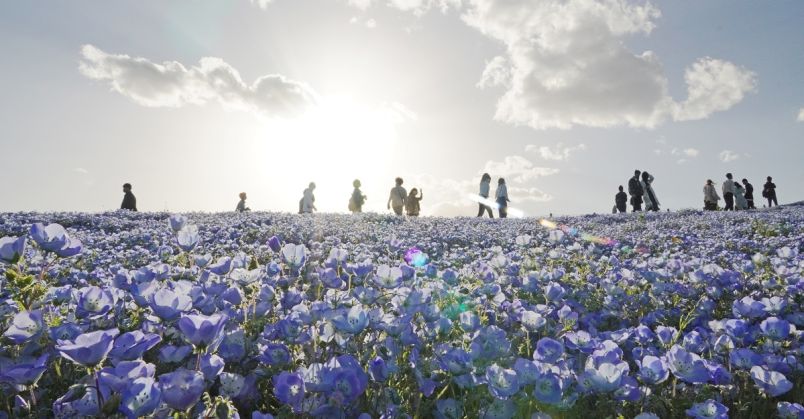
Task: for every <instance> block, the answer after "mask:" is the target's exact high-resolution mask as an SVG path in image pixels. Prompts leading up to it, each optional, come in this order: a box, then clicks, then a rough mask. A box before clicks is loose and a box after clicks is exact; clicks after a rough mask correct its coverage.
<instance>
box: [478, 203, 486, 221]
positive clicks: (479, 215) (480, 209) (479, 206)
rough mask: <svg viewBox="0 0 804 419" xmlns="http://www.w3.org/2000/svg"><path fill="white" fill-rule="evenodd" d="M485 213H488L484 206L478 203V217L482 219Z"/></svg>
mask: <svg viewBox="0 0 804 419" xmlns="http://www.w3.org/2000/svg"><path fill="white" fill-rule="evenodd" d="M484 212H486V210H485V209H484V208H483V204H482V203H480V202H478V203H477V216H478V217H482V216H483V213H484Z"/></svg>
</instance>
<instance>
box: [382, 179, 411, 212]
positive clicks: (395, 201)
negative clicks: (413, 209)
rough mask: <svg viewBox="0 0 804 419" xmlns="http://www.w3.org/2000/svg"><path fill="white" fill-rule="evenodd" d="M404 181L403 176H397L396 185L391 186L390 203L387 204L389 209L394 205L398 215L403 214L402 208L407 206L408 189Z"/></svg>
mask: <svg viewBox="0 0 804 419" xmlns="http://www.w3.org/2000/svg"><path fill="white" fill-rule="evenodd" d="M402 183H404V181H403V180H402V178H401V177H398V178H396V186H394V187H393V188H391V193H390V194H388V203H387V204H386V205H385V206H386V207H387V208H388V209H391V207H393V209H394V214H396V215H402V209H404V208H405V198H406V197H407V195H408V191H406V190H405V188H403V187H402Z"/></svg>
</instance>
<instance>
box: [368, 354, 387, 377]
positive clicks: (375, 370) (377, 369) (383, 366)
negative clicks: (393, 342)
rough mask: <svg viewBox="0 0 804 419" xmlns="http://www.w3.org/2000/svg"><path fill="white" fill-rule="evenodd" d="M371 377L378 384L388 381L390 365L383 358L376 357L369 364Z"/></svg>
mask: <svg viewBox="0 0 804 419" xmlns="http://www.w3.org/2000/svg"><path fill="white" fill-rule="evenodd" d="M369 376H370V377H371V379H372V380H374V381H376V382H379V383H381V382H383V381H385V380H387V379H388V364H387V363H386V362H385V360H384V359H382V357H379V356H378V357H375V358H374V359H372V360H371V362H370V363H369Z"/></svg>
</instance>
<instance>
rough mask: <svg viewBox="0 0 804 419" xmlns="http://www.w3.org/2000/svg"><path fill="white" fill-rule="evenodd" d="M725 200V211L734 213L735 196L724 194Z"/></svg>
mask: <svg viewBox="0 0 804 419" xmlns="http://www.w3.org/2000/svg"><path fill="white" fill-rule="evenodd" d="M723 199H724V200H725V201H726V208H725V209H724V211H734V194H732V193H731V192H726V193H724V194H723Z"/></svg>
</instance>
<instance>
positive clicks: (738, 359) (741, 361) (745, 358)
mask: <svg viewBox="0 0 804 419" xmlns="http://www.w3.org/2000/svg"><path fill="white" fill-rule="evenodd" d="M729 363H730V364H731V365H734V366H735V367H737V368H740V369H744V370H748V369H751V368H753V367H754V366H756V365H761V364H762V356H761V355H759V354H758V353H756V352H754V351H752V350H750V349H747V348H739V349H736V350H734V351H732V352H731V353H730V354H729Z"/></svg>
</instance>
